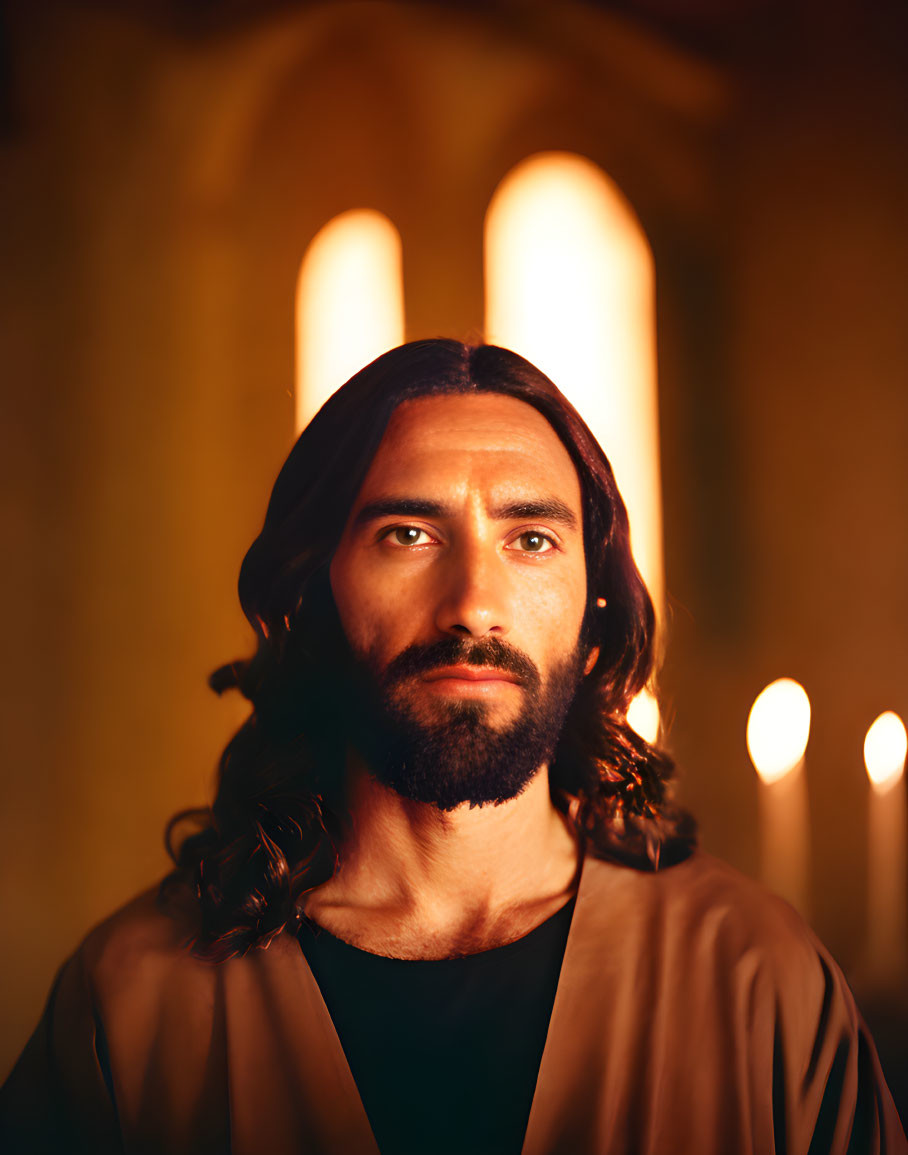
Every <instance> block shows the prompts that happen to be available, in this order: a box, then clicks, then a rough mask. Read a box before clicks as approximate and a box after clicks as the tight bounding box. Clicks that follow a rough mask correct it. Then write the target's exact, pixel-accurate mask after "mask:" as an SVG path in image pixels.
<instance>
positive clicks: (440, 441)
mask: <svg viewBox="0 0 908 1155" xmlns="http://www.w3.org/2000/svg"><path fill="white" fill-rule="evenodd" d="M471 485H482V486H484V487H488V488H492V489H495V490H496V491H500V494H501V496H506V492H507V491H510V490H512V489H513V490H526V489H537V490H538V489H540V488H543V487H544V488H545V489H547V490H552V489H557V490H558V491H559V495H560V496H561V497H563V498H564V499H565V500H566V501H570V502H571V503H572V504H574V505H575V507H576V508H577V509H579V508H580V500H581V496H580V481H579V479H578V477H577V471H576V469H575V468H574V463H573V461H572V460H571V458H570V455H569V454H568V451H567V449H566V448H565V447H564V444H563V443H562V441H561V439H560V438H559V436H558V434H557V433H556V432H555V430H554V429H553V428H552V426H551V425H549V423H548V421H546V419H545V418H544V417H543V416H542V414H541V413H540V412H539V411H538V410H537V409H534V408H533V406H532V405H528V404H527V403H526V402H525V401H518V400H517V399H516V398H514V397H507V396H505V395H504V394H501V393H468V394H453V395H448V396H439V397H420V398H418V399H415V400H413V401H405V402H403V403H402V404H401V405H399V406H398V407H397V409H396V410H395V411H394V413H393V415H392V417H391V420H390V421H389V423H388V427H387V429H386V431H385V435H384V437H383V438H382V441H381V444H380V445H379V447H378V452H377V453H376V455H375V458H374V459H373V461H372V465H371V466H370V468H369V472H368V474H367V475H366V479H365V481H364V482H363V485H362V488H361V490H360V494H359V498H360V499H364V498H365V497H366V495H371V494H372V493H374V492H375V491H376V490H378V489H381V490H386V489H387V490H392V489H393V490H395V491H396V490H402V489H411V488H413V487H414V486H416V487H419V488H420V489H421V490H423V491H425V493H426V494H427V495H428V494H429V492H430V491H431V490H432V489H433V488H438V487H442V486H443V487H447V488H449V489H459V488H463V489H464V490H466V489H467V488H469V487H470V486H471ZM357 504H359V502H357Z"/></svg>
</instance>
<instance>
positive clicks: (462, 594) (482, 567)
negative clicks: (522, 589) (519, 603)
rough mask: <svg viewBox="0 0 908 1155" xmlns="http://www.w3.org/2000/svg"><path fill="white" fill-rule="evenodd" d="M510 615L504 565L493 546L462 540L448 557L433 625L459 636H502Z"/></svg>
mask: <svg viewBox="0 0 908 1155" xmlns="http://www.w3.org/2000/svg"><path fill="white" fill-rule="evenodd" d="M511 619H512V607H511V589H510V582H509V579H508V575H507V573H506V566H505V565H504V564H502V562H501V559H500V558H498V556H497V554H496V552H495V550H494V548H491V547H490V546H483V545H480V544H478V543H473V544H466V543H465V544H464V545H462V546H461V548H460V549H458V550H457V551H454V552H452V554H451V555H450V556H449V558H448V560H447V564H446V566H445V574H444V585H443V588H442V592H441V596H440V598H439V602H438V607H437V611H436V615H435V625H436V626H437V627H438V629H439V630H440V631H441V632H442V633H444V634H454V635H456V636H458V637H465V636H469V637H474V638H484V637H490V636H496V637H504V636H505V635H506V634H508V633H509V632H510V629H511Z"/></svg>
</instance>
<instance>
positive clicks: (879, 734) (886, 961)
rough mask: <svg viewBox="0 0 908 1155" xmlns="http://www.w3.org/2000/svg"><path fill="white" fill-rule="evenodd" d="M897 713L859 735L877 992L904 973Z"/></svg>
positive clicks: (901, 737) (871, 965)
mask: <svg viewBox="0 0 908 1155" xmlns="http://www.w3.org/2000/svg"><path fill="white" fill-rule="evenodd" d="M906 750H908V737H906V734H905V726H904V724H903V723H902V720H901V718H900V717H899V716H898V714H893V713H892V712H891V711H887V712H886V713H885V714H880V716H879V717H878V718H877V719H876V721H875V722H874V723H873V725H872V726H871V727H870V729H869V730H868V731H867V737H866V738H865V739H864V765H865V767H866V768H867V776H868V778H869V779H870V787H871V789H870V799H869V802H870V806H869V814H868V818H869V829H868V845H867V848H868V863H867V884H868V900H867V921H868V927H867V930H868V934H867V947H868V958H867V968H868V980H869V981H870V982H871V984H872V985H873V986H875V987H876V988H877V992H878V993H884V992H885V993H889V994H895V993H898V992H901V990H902V988H903V986H904V983H905V974H906V971H908V946H906V943H908V893H906V878H905V875H906V868H908V863H906V851H905V772H904V771H905V753H906Z"/></svg>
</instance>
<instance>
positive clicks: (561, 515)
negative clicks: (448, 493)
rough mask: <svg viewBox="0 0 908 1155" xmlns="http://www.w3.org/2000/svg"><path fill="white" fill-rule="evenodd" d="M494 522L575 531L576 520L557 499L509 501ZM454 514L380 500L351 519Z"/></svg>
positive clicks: (438, 507)
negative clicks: (549, 524) (545, 525)
mask: <svg viewBox="0 0 908 1155" xmlns="http://www.w3.org/2000/svg"><path fill="white" fill-rule="evenodd" d="M489 513H490V516H491V517H492V518H493V519H494V520H495V521H520V520H534V519H535V520H542V521H554V522H557V523H558V524H559V525H563V526H564V527H565V528H567V529H574V530H575V529H577V518H576V516H575V515H574V512H573V510H572V509H571V508H570V506H568V505H566V504H565V503H564V502H563V501H562V500H561V499H560V498H558V497H543V498H537V499H534V500H529V501H509V502H506V503H505V504H504V505H496V506H494V507H493V508H492V509H491V510H490V511H489ZM453 516H454V510H453V509H451V508H450V507H449V506H446V505H444V504H442V502H440V501H430V500H429V499H428V498H422V497H379V498H376V500H375V501H368V502H366V504H365V505H364V506H363V507H362V509H361V510H360V511H359V513H357V515H356V517H355V518H354V519H353V524H354V526H361V525H365V524H366V523H367V522H369V521H376V520H378V519H379V518H382V517H437V518H446V517H453Z"/></svg>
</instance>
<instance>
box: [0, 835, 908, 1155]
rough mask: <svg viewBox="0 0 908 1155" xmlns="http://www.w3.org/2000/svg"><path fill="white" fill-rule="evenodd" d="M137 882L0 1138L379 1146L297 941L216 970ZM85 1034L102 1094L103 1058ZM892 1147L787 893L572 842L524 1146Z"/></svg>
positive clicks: (112, 1143) (284, 1148)
mask: <svg viewBox="0 0 908 1155" xmlns="http://www.w3.org/2000/svg"><path fill="white" fill-rule="evenodd" d="M189 929H190V927H189V924H188V922H187V921H186V920H185V917H184V915H174V914H165V913H163V912H161V911H159V910H158V909H157V907H156V903H155V895H154V892H149V893H147V894H145V895H142V896H140V897H139V898H137V899H136V900H135V901H133V902H132V903H130V904H129V905H128V906H126V907H125V908H124V909H123V910H121V911H119V912H118V913H117V914H115V915H114V916H113V917H111V918H110V919H108V920H107V921H105V922H104V923H102V924H101V925H100V926H99V927H97V928H96V929H95V930H94V931H92V932H91V933H90V934H89V935H88V937H87V938H86V939H85V941H84V942H83V944H82V945H81V947H80V948H79V949H78V951H76V953H75V955H74V956H73V957H72V958H71V959H69V960H68V961H67V963H66V964H65V965H64V966H63V968H62V970H61V971H60V974H59V975H58V978H57V981H56V983H55V985H54V988H53V991H52V993H51V997H50V999H49V1001H48V1005H47V1008H46V1010H45V1013H44V1016H43V1018H42V1020H41V1022H40V1023H39V1025H38V1028H37V1030H36V1031H35V1034H34V1035H33V1036H32V1038H31V1040H30V1041H29V1043H28V1045H27V1047H26V1049H25V1051H24V1052H23V1055H22V1056H21V1058H20V1060H19V1063H18V1064H17V1066H16V1068H15V1069H14V1071H13V1073H12V1074H11V1076H10V1078H9V1080H8V1081H7V1083H6V1084H5V1086H4V1088H3V1090H2V1092H0V1148H2V1149H3V1150H4V1151H7V1152H10V1151H53V1152H55V1153H58V1152H62V1151H83V1150H84V1151H91V1152H93V1153H96V1155H101V1153H106V1152H127V1153H129V1155H138V1153H142V1155H164V1153H166V1155H181V1153H184V1152H187V1153H188V1152H193V1153H208V1152H211V1153H214V1152H227V1151H230V1152H233V1153H234V1155H256V1153H258V1152H263V1153H264V1152H267V1153H269V1155H291V1153H292V1155H316V1153H318V1155H340V1153H344V1155H346V1153H351V1155H377V1151H378V1148H377V1146H376V1143H375V1140H374V1138H373V1136H372V1133H371V1131H370V1129H369V1124H368V1120H367V1118H366V1114H365V1111H364V1110H363V1106H362V1103H361V1101H360V1098H359V1095H358V1093H357V1089H356V1085H355V1082H354V1080H353V1076H352V1075H351V1073H350V1069H349V1067H348V1065H347V1062H346V1059H345V1057H344V1053H343V1050H342V1048H341V1046H340V1043H339V1041H338V1038H337V1034H336V1032H335V1030H334V1026H333V1024H332V1021H331V1017H330V1015H329V1013H328V1011H327V1008H326V1006H325V1003H324V1001H323V999H322V997H321V994H320V992H319V988H318V984H317V983H316V981H315V979H314V978H313V976H312V973H311V971H310V970H309V967H308V965H307V964H306V961H305V958H304V956H303V953H302V951H301V949H300V946H299V943H298V942H297V940H296V939H295V938H293V937H291V936H289V935H282V936H280V937H278V938H277V939H275V940H274V941H273V942H272V944H271V946H270V947H269V948H268V949H267V950H257V951H253V952H251V953H250V954H248V955H246V956H245V957H243V958H239V959H233V960H231V961H229V962H227V963H222V964H219V965H212V964H207V963H204V962H201V961H199V960H197V959H195V958H193V957H192V956H191V955H190V954H189V953H188V951H187V950H186V948H185V946H184V945H183V944H184V942H185V941H186V937H187V934H188V933H189ZM99 1026H100V1027H101V1028H102V1029H103V1036H104V1038H105V1040H106V1045H107V1050H108V1054H109V1067H110V1072H111V1075H112V1082H113V1088H114V1100H115V1102H114V1101H112V1100H111V1096H110V1094H109V1093H108V1090H107V1086H106V1084H105V1080H104V1075H103V1073H102V1068H101V1064H100V1062H99V1059H98V1054H97V1047H96V1039H97V1038H99V1037H100V1036H99V1032H98V1028H99ZM586 1152H596V1153H601V1155H630V1153H633V1155H666V1153H671V1155H685V1153H688V1152H689V1153H691V1155H720V1153H723V1155H748V1153H754V1155H769V1153H777V1155H783V1153H784V1155H818V1153H820V1152H835V1153H837V1155H838V1153H841V1155H844V1153H846V1152H853V1153H858V1152H860V1153H862V1155H863V1153H874V1152H887V1153H900V1155H901V1153H906V1152H908V1143H906V1140H905V1135H904V1133H903V1131H902V1127H901V1125H900V1122H899V1118H898V1115H897V1113H896V1110H895V1107H894V1105H893V1102H892V1098H891V1095H890V1093H889V1090H888V1088H887V1087H886V1084H885V1081H884V1079H883V1075H882V1072H881V1070H880V1065H879V1060H878V1058H877V1054H876V1050H875V1048H874V1045H873V1042H872V1040H871V1038H870V1036H869V1035H868V1033H867V1030H866V1027H865V1026H864V1023H863V1021H862V1019H861V1017H860V1014H859V1013H858V1010H857V1008H856V1006H855V1003H854V999H853V998H852V995H851V992H850V991H849V989H848V987H847V985H846V983H845V980H844V978H843V976H842V974H841V972H840V970H839V968H838V967H837V965H836V963H835V962H834V961H833V959H832V958H831V956H830V955H829V954H828V952H827V951H826V950H825V948H824V947H823V946H822V944H820V943H819V942H818V941H817V939H816V938H815V937H814V936H813V934H812V933H811V931H810V930H809V929H808V928H807V927H806V926H805V924H804V923H803V922H802V920H801V919H800V918H799V916H798V915H797V914H796V913H795V912H794V911H793V910H792V909H791V908H790V907H789V906H787V905H786V904H785V903H784V902H782V901H781V900H779V899H777V898H774V897H773V896H771V895H769V894H767V893H766V891H764V890H763V889H762V888H761V887H759V886H758V885H756V884H755V883H753V882H750V881H749V880H747V879H745V878H743V877H742V876H741V875H739V874H737V873H736V872H735V871H733V870H732V869H731V868H730V867H728V866H725V865H724V864H722V863H721V862H719V861H717V860H715V859H712V858H710V857H709V856H707V855H705V854H702V853H700V852H696V853H694V854H693V855H692V856H691V857H690V858H689V859H687V860H686V861H685V862H683V863H680V864H678V865H675V866H671V867H668V868H667V869H665V870H661V871H659V872H657V873H644V872H640V871H635V870H633V869H631V868H629V867H624V866H619V865H615V864H611V863H607V862H602V861H599V860H596V859H592V858H587V860H586V861H585V862H584V866H583V871H582V875H581V880H580V885H579V891H578V894H577V903H576V908H575V912H574V917H573V921H572V923H571V929H570V933H569V936H568V941H567V948H566V950H565V956H564V963H563V966H562V970H561V975H560V978H559V983H558V989H557V993H556V996H555V1003H554V1007H553V1010H552V1016H551V1020H550V1023H549V1030H548V1035H547V1037H546V1043H545V1048H544V1051H543V1056H542V1062H541V1065H540V1068H539V1076H538V1080H537V1085H536V1091H535V1096H534V1098H533V1104H532V1108H531V1111H530V1117H529V1123H528V1125H527V1132H526V1137H525V1140H524V1146H523V1155H555V1153H558V1155H583V1153H586Z"/></svg>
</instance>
